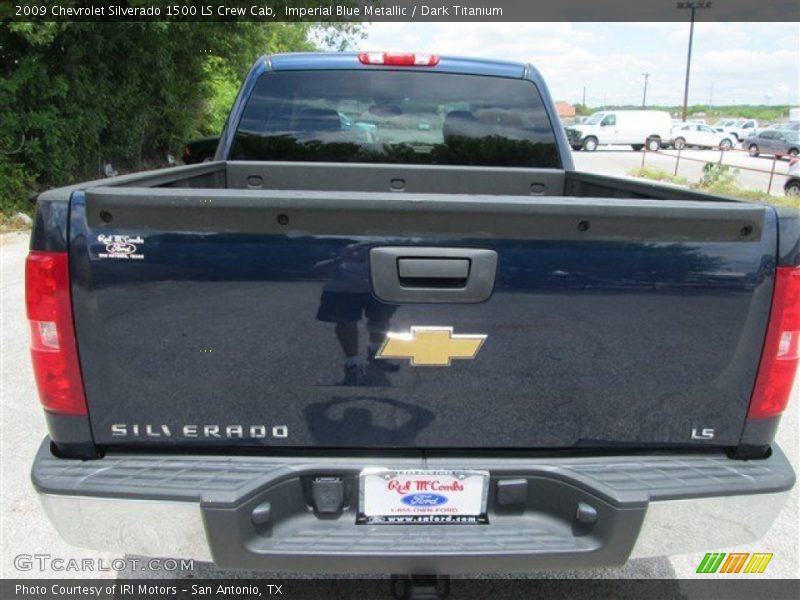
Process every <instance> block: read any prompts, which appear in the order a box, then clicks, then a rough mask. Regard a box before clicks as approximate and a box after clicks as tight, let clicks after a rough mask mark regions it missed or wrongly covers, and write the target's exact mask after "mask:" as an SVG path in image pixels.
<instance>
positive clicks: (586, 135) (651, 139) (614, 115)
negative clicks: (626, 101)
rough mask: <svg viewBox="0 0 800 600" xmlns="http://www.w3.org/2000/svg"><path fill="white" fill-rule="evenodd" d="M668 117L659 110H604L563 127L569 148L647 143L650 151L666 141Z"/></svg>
mask: <svg viewBox="0 0 800 600" xmlns="http://www.w3.org/2000/svg"><path fill="white" fill-rule="evenodd" d="M671 130H672V117H670V115H669V113H668V112H664V111H660V110H607V111H602V112H596V113H594V114H593V115H592V116H591V117H589V118H588V119H587V120H586V121H584V122H583V123H581V124H580V125H575V126H573V127H567V129H566V131H567V139H568V140H569V144H570V146H572V149H573V150H581V149H583V150H586V151H587V152H593V151H594V150H596V149H597V147H598V146H601V145H607V144H625V145H630V146H631V147H632V148H633V149H634V150H637V151H638V150H641V149H642V148H644V147H645V145H646V146H647V149H648V150H650V151H651V152H655V151H656V150H658V149H659V148H661V146H662V144H667V143H669V140H670V137H671V136H670V132H671Z"/></svg>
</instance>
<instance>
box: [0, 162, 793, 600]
mask: <svg viewBox="0 0 800 600" xmlns="http://www.w3.org/2000/svg"><path fill="white" fill-rule="evenodd" d="M595 156H602V154H601V153H599V152H598V153H596V154H595V155H593V157H592V159H591V160H594V157H595ZM27 245H28V235H27V234H26V233H11V234H3V235H0V309H1V312H0V327H1V328H2V347H1V348H0V349H1V350H2V352H0V354H2V362H1V363H0V377H1V383H2V385H1V389H2V402H1V403H0V456H1V457H2V458H1V459H0V481H2V487H1V488H0V507H2V509H1V510H0V521H1V523H0V577H4V578H18V577H74V578H81V577H117V576H120V577H132V576H136V577H142V576H144V577H163V576H165V574H164V573H159V572H139V571H137V572H134V571H129V570H124V571H121V572H119V573H117V572H114V571H105V572H95V573H75V572H59V571H53V570H44V571H40V570H38V569H35V570H31V571H20V570H18V569H16V568H15V565H14V557H15V556H17V555H19V554H33V553H41V552H47V553H49V554H50V555H52V556H54V557H62V558H65V559H68V558H77V559H81V558H92V559H95V560H97V559H104V560H105V561H106V562H107V563H110V561H111V560H112V559H113V558H116V556H115V555H112V554H103V553H98V552H95V551H88V550H81V549H78V548H74V547H72V546H69V545H67V544H66V543H65V542H63V541H62V540H61V539H60V538H59V537H58V535H57V534H56V532H55V531H54V530H53V528H52V527H51V526H50V524H49V522H48V520H47V518H46V517H45V515H44V513H43V511H42V509H41V507H40V505H39V503H38V501H37V499H36V496H35V493H34V491H33V488H32V487H31V484H30V480H29V468H30V464H31V460H32V458H33V456H34V453H35V451H36V449H37V447H38V445H39V443H40V441H41V439H42V437H43V436H44V435H45V433H46V430H45V425H44V419H43V418H42V414H41V409H40V408H39V404H38V401H37V399H36V390H35V386H34V383H33V378H32V374H31V369H30V364H29V357H28V351H27V344H28V331H27V323H26V321H25V318H24V312H25V311H24V298H23V264H24V257H25V254H26V252H27ZM797 387H798V386H797V385H796V386H795V392H794V398H793V400H792V402H790V408H789V410H788V412H787V414H786V415H785V416H784V419H783V423H782V425H781V429H780V431H779V433H778V442H779V443H780V445H781V447H782V448H783V450H784V452H785V453H786V454H787V456H788V457H789V459H790V461H791V462H792V464H793V465H794V467H795V470H797V468H798V462H800V461H798V456H799V455H798V444H797V437H798V436H797V433H798V421H797V419H798V408H800V402H798V398H797V395H798V394H797ZM754 510H757V507H754ZM693 526H694V525H693V524H692V523H691V522H688V523H686V527H687V528H692V527H693ZM722 550H727V551H741V552H772V553H774V558H773V559H772V562H771V563H770V565H769V568H768V569H767V572H766V573H765V574H764V575H763V576H762V577H771V578H797V577H798V575H799V574H800V569H799V568H798V491H797V487H795V489H794V490H793V492H792V494H791V496H790V500H789V502H788V503H787V505H786V507H785V508H784V510H783V512H782V514H781V515H780V517H779V518H778V520H777V521H776V522H775V524H774V525H773V526H772V528H771V529H770V531H769V532H768V533H767V535H766V536H765V537H764V538H763V539H762V540H760V541H759V542H756V543H754V544H751V545H748V546H747V547H743V548H728V549H722ZM702 556H703V554H702V553H700V554H689V555H681V556H673V557H670V558H656V559H640V560H632V561H629V562H628V564H626V565H625V566H623V567H620V568H613V569H593V570H580V571H566V570H565V571H557V572H544V573H537V574H534V575H532V576H533V577H543V578H550V579H553V578H667V579H676V578H677V579H684V578H691V577H694V576H695V573H694V571H695V568H696V566H697V564H698V563H699V561H700V559H701V558H702ZM179 574H180V575H181V576H184V577H192V578H200V577H225V576H227V577H230V576H235V577H248V576H251V575H255V574H248V573H231V572H226V571H221V570H218V569H216V568H215V567H214V566H213V565H212V564H208V563H196V564H195V569H194V570H193V571H189V572H181V573H179ZM258 576H263V574H260V575H258ZM311 577H313V575H311ZM320 586H321V587H320V597H324V596H325V591H326V589H327V588H325V587H323V586H324V584H323V582H320ZM460 589H462V590H463V589H464V588H460ZM454 592H455V590H454ZM467 595H468V594H466V592H465V593H464V595H463V596H462V595H458V596H456V595H455V594H454V596H453V597H467Z"/></svg>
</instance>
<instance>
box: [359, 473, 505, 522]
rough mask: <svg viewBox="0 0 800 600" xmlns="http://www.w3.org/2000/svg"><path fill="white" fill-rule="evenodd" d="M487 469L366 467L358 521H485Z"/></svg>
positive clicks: (362, 475)
mask: <svg viewBox="0 0 800 600" xmlns="http://www.w3.org/2000/svg"><path fill="white" fill-rule="evenodd" d="M488 493H489V473H488V472H486V471H427V470H417V471H393V470H388V469H380V468H373V469H365V470H364V471H362V472H361V476H360V477H359V510H358V522H359V523H386V524H403V523H417V524H435V523H451V524H455V523H487V522H488V520H487V517H486V500H487V497H488Z"/></svg>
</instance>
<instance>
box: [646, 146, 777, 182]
mask: <svg viewBox="0 0 800 600" xmlns="http://www.w3.org/2000/svg"><path fill="white" fill-rule="evenodd" d="M686 150H688V148H682V149H677V150H672V151H665V150H664V149H659V150H649V149H648V148H647V144H645V145H644V148H643V149H642V168H644V167H645V163H646V159H647V155H648V154H657V155H658V156H667V157H674V158H675V168H674V170H673V175H675V176H676V177H677V175H678V170H679V168H680V164H681V161H689V162H696V163H704V164H717V165H725V166H727V167H730V168H732V169H736V170H738V171H750V172H752V173H764V174H767V175H769V182H768V183H767V189H766V192H767V193H768V194H771V193H772V186H773V182H774V180H775V176H776V175H777V176H778V177H788V175H787V174H786V173H781V172H779V171H776V169H775V167H776V166H777V165H778V164H783V161H782V159H783V158H786V157H785V156H777V155H773V157H772V164H771V166H770V168H769V169H759V168H756V167H745V166H742V165H738V164H731V163H726V162H725V158H726V155H727V156H735V155H736V154H747V155H748V156H749V153H748V152H747V151H746V150H744V149H742V148H730V149H727V150H723V149H721V148H720V149H718V150H706V152H708V153H709V154H710V153H712V152H715V153H717V154H718V156H717V157H716V158H715V159H714V160H709V159H707V158H696V157H694V156H684V155H683V154H684V153H685V152H686ZM779 161H780V162H779Z"/></svg>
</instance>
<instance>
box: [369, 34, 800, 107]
mask: <svg viewBox="0 0 800 600" xmlns="http://www.w3.org/2000/svg"><path fill="white" fill-rule="evenodd" d="M366 32H367V37H366V39H364V40H362V41H361V42H360V43H359V44H358V46H359V48H360V49H362V50H384V51H406V52H413V51H416V52H429V53H434V54H455V55H462V56H478V57H483V58H506V59H509V60H515V61H522V62H530V63H532V64H533V65H534V66H535V67H536V68H537V69H539V71H540V72H541V73H542V75H543V77H544V79H545V81H546V82H547V84H548V86H549V88H550V93H551V94H552V96H553V98H554V99H556V100H566V101H567V102H572V103H575V102H580V101H581V99H582V97H583V87H584V86H586V103H587V104H588V105H589V106H592V107H596V106H601V105H603V104H633V105H639V104H641V102H642V92H643V82H644V77H643V75H642V73H650V77H649V81H648V87H647V103H648V104H651V103H652V104H666V105H680V104H682V102H683V86H684V77H685V73H686V51H687V46H688V41H689V24H688V23H373V24H370V25H367V26H366ZM799 86H800V23H796V22H795V23H696V24H695V30H694V47H693V51H692V70H691V79H690V84H689V103H690V104H707V103H708V102H709V100H711V101H712V103H713V104H792V105H796V106H800V91H799V89H798V87H799Z"/></svg>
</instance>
